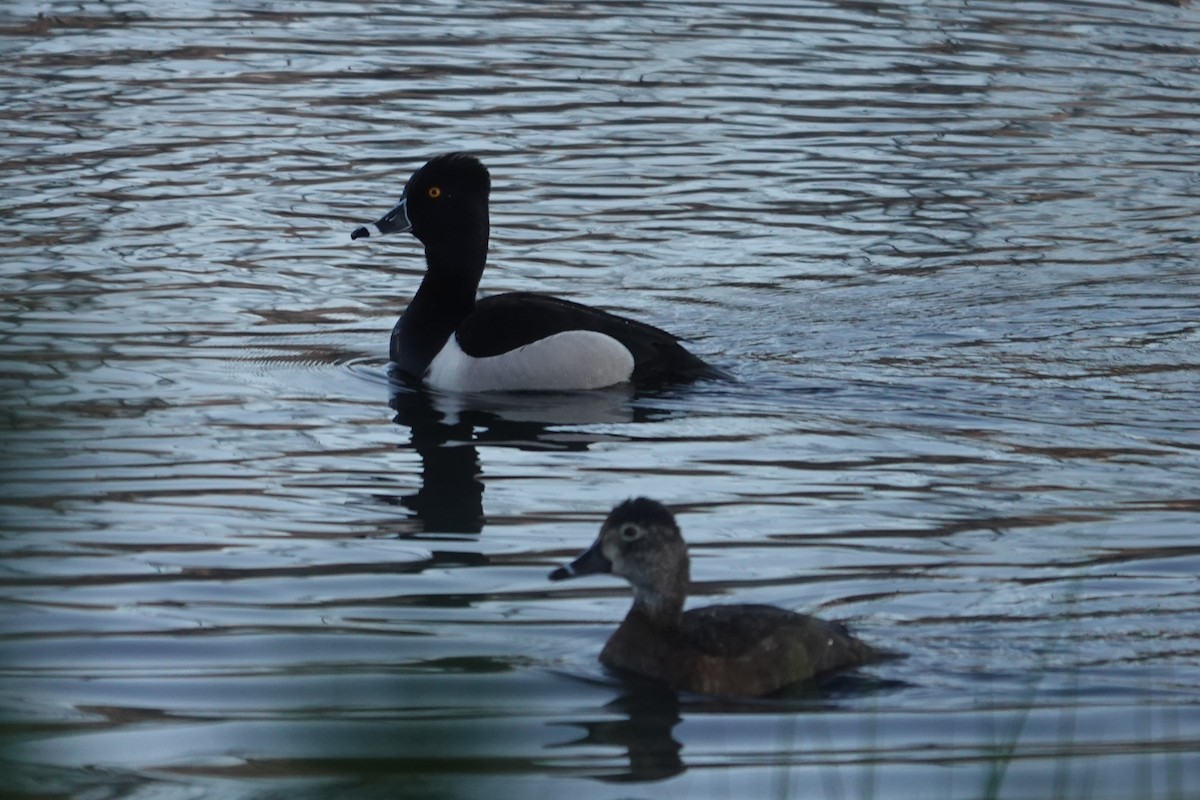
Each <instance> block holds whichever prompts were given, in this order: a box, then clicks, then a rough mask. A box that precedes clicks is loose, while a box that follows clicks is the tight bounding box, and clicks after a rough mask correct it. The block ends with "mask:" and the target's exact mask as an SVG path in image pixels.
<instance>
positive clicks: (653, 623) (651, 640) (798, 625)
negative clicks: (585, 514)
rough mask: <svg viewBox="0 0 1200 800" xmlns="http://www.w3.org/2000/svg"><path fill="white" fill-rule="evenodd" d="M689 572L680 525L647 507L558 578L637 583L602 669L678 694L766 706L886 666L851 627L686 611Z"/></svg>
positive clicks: (626, 515)
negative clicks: (595, 576) (783, 693)
mask: <svg viewBox="0 0 1200 800" xmlns="http://www.w3.org/2000/svg"><path fill="white" fill-rule="evenodd" d="M689 571H690V570H689V563H688V556H687V547H686V545H684V543H683V538H682V536H681V535H680V533H679V527H678V526H677V525H676V524H675V518H674V517H673V516H672V515H671V513H670V512H669V511H667V509H666V508H664V507H663V506H662V505H661V504H660V503H657V502H655V501H653V500H648V499H646V498H638V499H635V500H629V501H626V502H625V503H622V504H621V505H619V506H617V507H616V508H615V509H613V511H612V513H611V514H609V517H608V519H607V520H606V521H605V522H604V525H603V526H602V527H601V530H600V536H599V537H598V538H597V539H596V542H595V544H593V545H592V547H591V548H589V549H588V550H587V551H586V552H584V553H583V554H582V555H581V556H579V558H577V559H575V561H573V562H572V563H571V564H570V565H569V566H566V567H560V568H559V569H557V570H555V571H554V572H553V573H551V576H550V578H551V580H563V579H565V578H570V577H573V576H576V575H586V574H590V573H597V572H607V573H612V574H614V575H619V576H621V577H623V578H625V579H626V580H628V581H629V582H630V584H632V586H633V592H634V594H633V608H632V609H630V611H629V614H628V615H627V616H626V617H625V620H624V621H623V622H622V623H621V625H620V627H618V628H617V630H616V632H615V633H614V634H613V635H612V637H611V638H609V640H608V643H607V644H606V645H605V646H604V649H603V651H602V652H601V653H600V661H601V662H602V663H603V664H605V665H606V666H609V667H612V668H614V669H619V670H626V671H628V672H633V673H636V674H638V675H643V676H646V677H649V678H654V679H656V680H660V681H663V682H664V683H666V684H668V685H670V686H672V687H674V688H676V689H682V690H685V691H691V692H699V693H702V694H712V695H723V696H742V697H757V696H760V695H765V694H770V693H772V692H775V691H777V690H779V689H781V688H783V687H784V686H787V685H789V684H792V683H798V682H800V681H807V680H812V679H813V678H819V677H821V676H822V675H826V674H828V673H831V672H835V671H837V670H841V669H848V668H852V667H857V666H860V665H862V664H868V663H871V662H873V661H876V660H878V658H879V656H878V654H877V653H876V652H875V650H873V649H872V648H871V647H870V646H869V645H867V644H865V643H863V642H862V641H860V640H859V639H856V638H855V637H854V636H851V635H850V633H849V631H847V630H846V628H845V626H843V625H840V624H838V623H836V622H826V621H824V620H821V619H817V618H816V617H810V616H806V615H804V614H797V613H795V612H793V611H788V610H786V609H782V608H777V607H775V606H767V605H720V606H707V607H705V608H697V609H693V610H691V611H687V612H685V611H684V610H683V604H684V600H685V596H686V593H687V587H688V582H689Z"/></svg>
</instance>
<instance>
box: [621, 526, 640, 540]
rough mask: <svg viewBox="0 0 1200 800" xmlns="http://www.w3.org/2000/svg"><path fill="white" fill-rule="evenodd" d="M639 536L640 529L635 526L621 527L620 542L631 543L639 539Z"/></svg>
mask: <svg viewBox="0 0 1200 800" xmlns="http://www.w3.org/2000/svg"><path fill="white" fill-rule="evenodd" d="M641 535H642V529H641V528H639V527H638V526H637V525H633V524H626V525H622V526H621V541H623V542H632V541H634V540H635V539H638V538H640V537H641Z"/></svg>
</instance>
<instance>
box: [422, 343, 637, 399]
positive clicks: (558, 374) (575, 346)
mask: <svg viewBox="0 0 1200 800" xmlns="http://www.w3.org/2000/svg"><path fill="white" fill-rule="evenodd" d="M632 374H633V354H632V353H630V352H629V350H627V349H626V348H625V345H623V344H621V343H620V342H618V341H617V340H616V339H614V338H612V337H611V336H608V335H606V334H603V333H597V332H595V331H563V332H562V333H556V334H554V335H553V336H547V337H546V338H545V339H538V340H537V341H536V342H531V343H530V344H527V345H525V346H523V347H518V348H517V349H515V350H510V351H508V352H507V353H501V354H500V355H498V356H488V357H486V358H474V357H472V356H469V355H467V354H466V353H464V352H463V351H462V348H460V347H459V346H458V339H457V337H455V336H451V337H450V340H449V341H448V342H446V345H445V346H444V347H443V348H442V349H441V352H439V353H438V354H437V355H436V356H435V357H434V359H433V361H432V362H431V363H430V365H429V369H428V370H426V371H425V382H426V383H428V384H429V385H430V386H433V387H435V388H437V389H445V390H448V391H453V392H513V391H531V390H532V391H537V390H543V391H569V390H572V389H599V388H601V387H603V386H612V385H613V384H617V383H624V382H625V381H627V380H629V377H630V376H631V375H632Z"/></svg>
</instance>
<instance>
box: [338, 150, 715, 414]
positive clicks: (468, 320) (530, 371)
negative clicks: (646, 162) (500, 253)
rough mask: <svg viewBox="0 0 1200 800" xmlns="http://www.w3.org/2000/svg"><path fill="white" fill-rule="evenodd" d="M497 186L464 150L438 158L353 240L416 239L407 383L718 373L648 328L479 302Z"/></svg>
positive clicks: (564, 309)
mask: <svg viewBox="0 0 1200 800" xmlns="http://www.w3.org/2000/svg"><path fill="white" fill-rule="evenodd" d="M490 190H491V179H490V177H489V176H488V171H487V169H486V168H485V167H484V166H483V164H481V163H480V162H479V160H478V159H477V158H475V157H473V156H470V155H467V154H466V153H447V154H445V155H441V156H437V157H436V158H434V159H432V160H431V161H429V163H427V164H425V166H423V167H421V168H420V169H418V170H417V171H416V172H415V173H413V176H412V177H411V178H409V180H408V183H407V184H406V185H405V187H404V192H403V194H401V195H400V203H399V205H397V206H396V207H395V208H394V209H392V210H391V211H389V212H388V213H387V214H385V215H384V216H383V217H382V218H381V219H380V220H379V221H378V222H376V223H374V224H373V225H371V226H370V227H369V228H368V227H362V228H358V229H357V230H355V231H354V232H353V233H352V234H351V238H352V239H359V238H361V237H364V236H370V235H371V233H372V231H374V232H376V233H380V234H384V233H403V232H405V231H410V232H412V234H413V235H414V236H416V237H417V238H418V239H420V240H421V242H422V243H423V244H424V245H425V261H426V265H427V267H426V273H425V277H424V279H423V280H422V281H421V286H420V288H419V289H417V293H416V295H415V296H414V297H413V299H412V302H411V303H409V305H408V308H407V309H405V311H404V314H403V315H402V316H401V317H400V321H399V322H397V323H396V327H395V328H394V329H393V330H392V342H391V359H392V361H393V362H394V363H395V364H396V365H397V366H398V367H399V369H400V371H401V372H403V373H404V374H405V376H406V377H408V378H410V379H413V380H423V381H425V382H426V383H427V384H429V385H430V386H433V387H436V388H440V389H449V390H454V391H519V390H571V389H598V388H601V387H603V386H611V385H615V384H618V383H624V382H626V381H632V382H634V383H637V384H661V383H671V382H678V381H688V380H693V379H696V378H699V377H705V376H713V377H715V376H717V375H719V374H720V372H719V370H716V369H714V368H712V367H710V366H709V365H708V364H706V363H705V362H704V361H702V360H701V359H699V358H697V357H696V356H694V355H692V354H691V353H689V352H688V351H687V350H685V349H684V348H683V346H682V345H680V344H679V341H678V340H677V339H676V338H675V337H674V336H672V335H671V334H669V333H667V332H666V331H663V330H659V329H658V328H655V327H653V326H651V325H646V324H644V323H641V322H636V321H634V320H631V319H626V318H624V317H619V316H617V315H615V314H609V313H607V312H605V311H600V310H599V309H595V308H590V307H588V306H584V305H580V304H579V303H573V302H570V301H568V300H561V299H558V298H554V297H548V296H545V295H540V294H533V293H529V292H514V293H510V294H501V295H496V296H493V297H488V298H485V299H483V300H479V301H478V302H477V301H476V299H475V293H476V291H477V289H478V288H479V279H480V277H482V275H483V267H484V262H485V261H486V260H487V247H488V193H489V192H490Z"/></svg>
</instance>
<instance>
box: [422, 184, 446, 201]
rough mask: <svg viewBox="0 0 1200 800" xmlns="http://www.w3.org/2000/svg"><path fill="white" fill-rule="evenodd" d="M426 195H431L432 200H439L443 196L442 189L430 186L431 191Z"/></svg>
mask: <svg viewBox="0 0 1200 800" xmlns="http://www.w3.org/2000/svg"><path fill="white" fill-rule="evenodd" d="M426 194H428V195H429V199H430V200H437V199H438V198H439V197H441V196H442V189H441V187H440V186H430V187H429V191H428V192H427V193H426Z"/></svg>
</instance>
